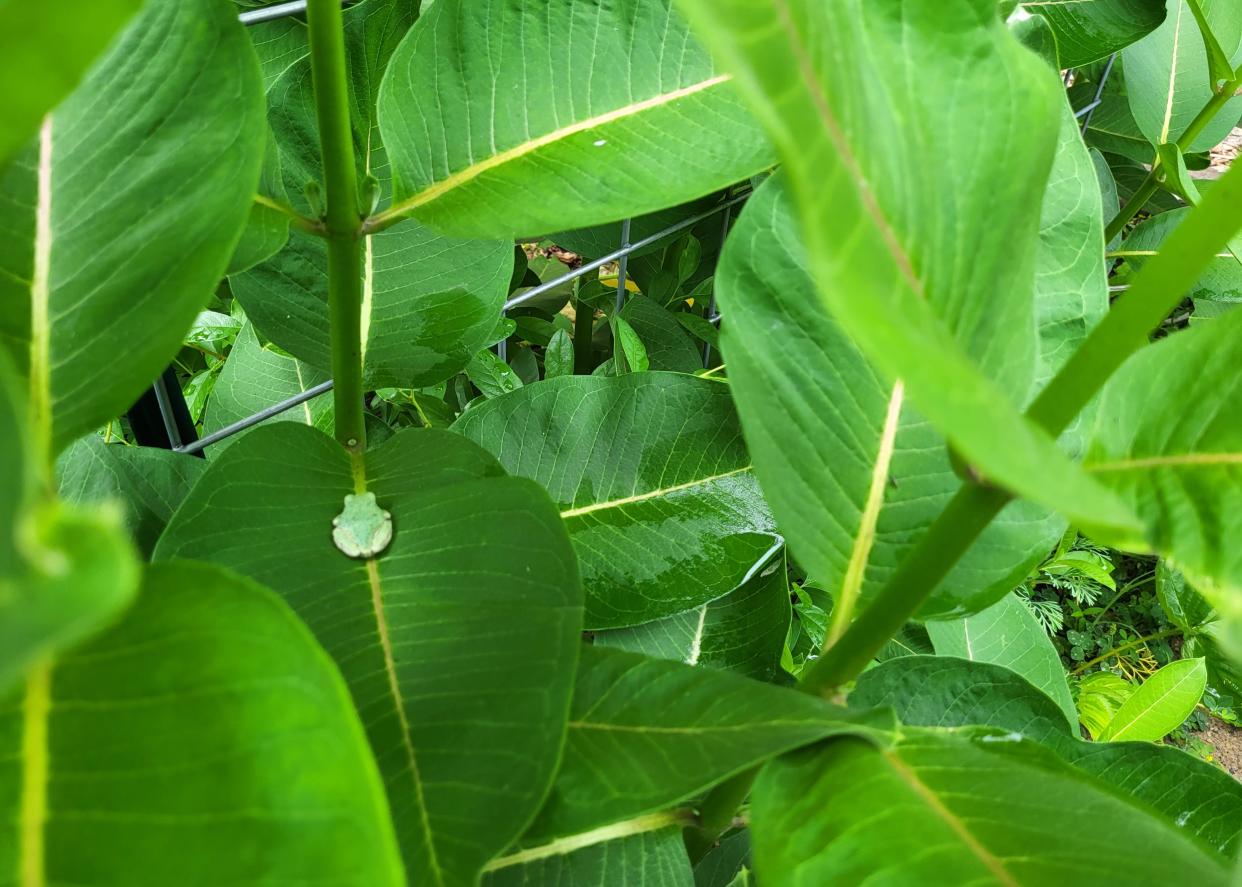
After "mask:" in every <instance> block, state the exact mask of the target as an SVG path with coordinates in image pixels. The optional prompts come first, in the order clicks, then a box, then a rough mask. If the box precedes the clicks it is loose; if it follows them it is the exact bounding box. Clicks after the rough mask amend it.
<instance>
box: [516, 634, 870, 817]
mask: <svg viewBox="0 0 1242 887" xmlns="http://www.w3.org/2000/svg"><path fill="white" fill-rule="evenodd" d="M893 726H894V724H893V722H892V719H891V715H888V714H887V713H885V712H874V713H869V712H863V713H847V712H846V711H845V710H844V709H842V708H839V707H837V706H833V705H829V704H828V703H826V702H824V701H823V700H821V699H818V698H815V697H813V696H810V695H807V694H804V693H799V692H797V691H796V690H792V689H787V688H783V687H774V686H771V685H768V684H761V683H759V682H758V681H752V680H749V679H747V678H743V677H740V676H738V675H732V674H727V673H724V672H720V671H716V670H713V669H703V668H690V667H689V666H686V665H683V664H680V663H676V662H668V661H665V660H659V659H647V658H645V657H642V656H637V655H634V654H633V653H625V652H622V651H619V650H605V649H600V648H591V647H588V648H586V649H584V650H583V652H582V658H581V662H580V664H579V668H578V680H577V684H576V685H575V688H574V701H573V707H572V709H571V711H570V719H569V734H568V738H567V740H566V743H565V757H564V760H563V761H562V762H561V768H560V771H559V772H558V773H557V777H556V782H555V784H554V785H553V787H552V793H551V795H550V796H549V798H548V802H547V804H546V805H545V806H544V808H543V810H541V811H540V814H539V818H538V819H537V820H536V821H535V824H534V825H533V826H532V827H531V829H530V831H529V832H528V833H527V835H526V836H525V838H524V840H526V841H530V840H549V839H554V838H561V837H564V836H566V835H573V834H577V833H580V832H585V831H588V830H590V829H593V828H597V827H600V826H605V825H608V824H610V823H614V822H620V821H623V820H628V819H632V818H633V817H635V816H640V815H643V814H647V813H652V812H655V811H659V810H662V809H667V808H669V807H672V806H673V805H674V804H676V803H678V802H680V801H683V800H685V799H686V798H690V797H692V796H694V795H695V794H697V793H699V792H701V791H703V790H704V789H706V788H708V787H709V786H711V785H713V784H715V783H717V782H721V781H723V780H724V779H725V778H727V777H729V776H732V775H733V774H735V773H739V772H741V771H743V770H746V769H748V768H750V767H752V766H754V765H755V764H757V763H759V762H761V761H763V760H765V759H767V758H770V757H772V756H773V755H776V754H779V753H781V752H784V751H787V750H789V749H793V748H798V747H799V746H802V745H806V744H808V743H811V742H815V741H816V740H819V739H823V738H824V737H827V736H837V735H841V734H844V733H849V734H853V735H857V736H862V737H865V738H866V740H867V741H869V742H875V743H879V744H883V743H885V742H887V741H889V739H891V730H892V728H893Z"/></svg>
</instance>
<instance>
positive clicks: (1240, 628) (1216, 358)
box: [1084, 311, 1242, 655]
mask: <svg viewBox="0 0 1242 887" xmlns="http://www.w3.org/2000/svg"><path fill="white" fill-rule="evenodd" d="M1239 415H1242V312H1239V311H1231V312H1228V313H1226V314H1225V315H1223V316H1222V317H1220V318H1219V319H1217V320H1214V321H1212V322H1211V323H1206V324H1200V325H1195V326H1192V327H1191V328H1190V329H1188V330H1185V331H1182V332H1179V333H1177V334H1175V335H1173V336H1169V337H1168V338H1165V339H1162V340H1161V341H1159V342H1156V343H1155V344H1154V345H1151V346H1150V347H1148V348H1145V349H1143V350H1142V351H1140V352H1139V353H1138V354H1136V355H1134V357H1132V358H1130V359H1129V360H1128V361H1126V363H1125V364H1124V365H1123V366H1122V368H1121V369H1120V370H1119V371H1118V372H1117V374H1116V375H1114V376H1113V378H1112V379H1110V380H1109V382H1108V384H1107V385H1106V386H1105V388H1104V391H1103V393H1102V394H1101V398H1100V407H1099V413H1098V415H1097V417H1096V425H1095V429H1094V434H1093V437H1092V442H1091V446H1090V448H1089V449H1088V451H1087V456H1086V459H1085V462H1084V464H1085V465H1086V467H1087V468H1088V470H1090V471H1091V472H1092V473H1093V474H1095V475H1096V476H1097V477H1098V478H1099V479H1100V480H1101V481H1103V482H1104V483H1106V484H1108V485H1109V486H1111V487H1112V488H1114V489H1115V490H1117V491H1118V493H1120V494H1121V495H1122V496H1123V497H1124V498H1125V499H1126V500H1127V501H1129V502H1130V503H1132V505H1133V507H1134V510H1135V511H1136V512H1137V513H1138V514H1139V515H1141V516H1142V518H1143V521H1144V523H1145V524H1146V526H1147V540H1148V543H1149V544H1150V546H1151V547H1152V548H1153V549H1155V550H1156V551H1158V552H1160V553H1161V554H1163V555H1165V556H1166V557H1167V558H1168V560H1169V562H1170V564H1171V565H1173V566H1175V567H1177V568H1178V569H1180V570H1181V571H1182V572H1183V573H1185V574H1186V576H1187V578H1189V579H1190V580H1191V582H1192V583H1193V584H1194V586H1195V588H1197V589H1198V590H1199V591H1200V593H1202V594H1203V595H1204V597H1206V598H1207V599H1208V600H1209V601H1210V602H1211V603H1212V604H1213V606H1215V607H1216V609H1217V611H1218V612H1219V613H1220V615H1221V618H1222V620H1223V622H1224V631H1223V636H1222V641H1224V642H1225V644H1226V646H1227V647H1228V648H1230V649H1231V651H1232V652H1233V653H1234V654H1235V655H1237V654H1242V548H1240V547H1239V546H1238V545H1237V536H1238V531H1239V515H1242V483H1240V482H1239V481H1240V479H1242V423H1240V422H1239V421H1238V418H1237V417H1238V416H1239Z"/></svg>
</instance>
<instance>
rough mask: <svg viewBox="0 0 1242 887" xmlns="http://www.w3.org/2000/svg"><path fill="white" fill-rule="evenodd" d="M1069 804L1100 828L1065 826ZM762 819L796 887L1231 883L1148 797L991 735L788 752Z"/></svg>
mask: <svg viewBox="0 0 1242 887" xmlns="http://www.w3.org/2000/svg"><path fill="white" fill-rule="evenodd" d="M998 739H999V741H998ZM1067 810H1072V811H1073V813H1074V817H1075V819H1076V820H1078V821H1082V822H1089V823H1091V828H1089V829H1087V828H1082V829H1079V828H1067V827H1066V821H1065V815H1066V811H1067ZM751 817H752V821H753V825H752V829H753V834H754V857H755V865H756V869H757V872H758V874H759V877H760V878H763V879H764V880H765V882H769V881H770V882H772V883H777V884H787V885H791V887H802V885H805V887H810V885H818V884H834V883H854V882H859V881H863V880H867V879H870V880H876V881H878V880H888V881H890V882H892V883H903V884H904V883H918V884H945V885H948V884H967V883H983V884H1007V885H1050V887H1051V885H1061V884H1065V883H1093V884H1127V885H1152V887H1156V885H1164V884H1169V883H1178V882H1181V881H1184V880H1187V879H1191V880H1193V881H1195V882H1196V883H1202V884H1212V885H1224V884H1228V883H1229V882H1230V877H1229V870H1230V868H1231V864H1232V863H1231V861H1226V860H1225V859H1224V858H1222V857H1220V856H1219V855H1217V854H1215V853H1213V852H1211V851H1209V850H1207V849H1206V848H1204V847H1202V846H1201V845H1200V844H1199V843H1198V842H1197V841H1195V840H1194V839H1193V838H1191V837H1189V836H1187V835H1185V834H1183V833H1182V832H1180V831H1178V830H1177V829H1176V828H1175V827H1174V826H1172V825H1171V824H1168V823H1166V822H1165V821H1164V820H1163V819H1162V818H1160V817H1159V816H1157V815H1156V814H1154V813H1152V812H1151V811H1150V809H1149V808H1148V807H1146V806H1145V805H1144V804H1142V803H1136V802H1135V801H1133V800H1132V799H1129V798H1126V797H1125V796H1122V795H1120V794H1117V793H1114V792H1112V791H1110V790H1108V789H1106V788H1104V787H1103V786H1101V785H1100V784H1098V783H1097V782H1096V781H1095V780H1094V779H1092V778H1091V777H1089V776H1086V775H1085V774H1083V773H1080V772H1078V771H1077V770H1075V769H1074V768H1072V767H1070V766H1069V765H1067V764H1064V763H1062V762H1061V761H1059V760H1058V759H1057V758H1056V757H1055V756H1054V755H1053V753H1052V752H1051V751H1048V750H1046V749H1044V748H1043V746H1040V745H1038V744H1036V743H1032V742H1024V741H1020V740H1016V739H1009V740H1007V741H1006V740H1005V739H1004V738H1003V737H1000V738H998V737H996V736H989V735H985V736H981V737H977V738H972V737H970V736H968V735H954V734H952V733H946V732H943V731H936V732H930V731H929V732H924V731H920V730H917V729H916V728H907V729H906V730H903V732H902V738H901V740H900V741H899V742H898V744H897V745H896V747H895V748H891V749H881V748H878V747H876V746H875V745H872V744H870V743H868V742H865V741H862V740H859V739H853V738H841V739H835V740H832V741H830V742H828V743H826V744H824V745H821V746H818V747H816V748H812V749H806V750H803V751H799V752H795V753H792V754H789V755H785V756H783V757H781V758H778V759H777V760H775V761H772V762H770V763H769V764H767V765H766V766H765V767H764V769H763V770H762V771H761V773H760V775H759V779H758V781H757V782H756V784H755V790H754V795H753V799H752V804H751ZM860 822H865V823H867V828H866V829H865V831H864V830H860V829H859V828H858V823H860ZM1035 848H1038V849H1035Z"/></svg>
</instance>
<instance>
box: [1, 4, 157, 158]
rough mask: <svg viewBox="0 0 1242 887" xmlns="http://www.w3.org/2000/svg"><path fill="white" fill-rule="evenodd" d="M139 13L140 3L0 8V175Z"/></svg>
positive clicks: (26, 5) (18, 5) (9, 6)
mask: <svg viewBox="0 0 1242 887" xmlns="http://www.w3.org/2000/svg"><path fill="white" fill-rule="evenodd" d="M141 7H142V2H141V0H87V2H77V3H55V4H52V5H50V6H49V5H44V4H41V3H21V2H19V0H7V2H5V3H2V4H0V95H3V96H4V100H3V102H0V169H3V168H4V165H5V164H6V163H7V162H8V161H9V160H10V159H11V158H12V156H13V154H14V153H16V151H17V150H18V149H19V148H21V146H22V144H23V143H24V142H25V141H26V140H27V139H29V138H30V137H31V136H33V135H34V134H35V132H36V131H37V130H38V128H39V121H40V120H41V119H42V118H43V115H45V114H46V113H47V112H48V111H50V110H52V108H54V107H55V106H56V105H58V104H59V103H60V101H61V100H62V99H63V98H64V97H65V96H67V95H68V94H69V93H71V92H72V91H73V90H74V88H75V87H76V86H77V85H78V83H79V82H80V81H81V79H82V76H83V75H84V74H85V73H86V71H87V69H88V68H89V67H90V65H91V63H92V62H94V61H95V59H96V57H97V56H99V55H100V54H101V53H103V52H104V50H105V49H107V48H108V44H109V43H111V42H112V40H113V38H114V37H115V36H116V34H117V32H118V31H120V30H121V28H123V27H124V26H125V24H126V23H127V22H128V21H129V20H130V19H131V18H132V17H133V16H134V14H135V13H136V12H137V11H138V10H139V9H140V8H141Z"/></svg>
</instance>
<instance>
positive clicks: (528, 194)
mask: <svg viewBox="0 0 1242 887" xmlns="http://www.w3.org/2000/svg"><path fill="white" fill-rule="evenodd" d="M671 3H672V0H622V2H617V3H604V2H601V0H590V2H587V3H585V4H583V3H580V2H578V0H549V2H546V3H541V4H538V5H537V6H534V7H532V6H525V5H522V4H514V3H510V2H507V0H470V2H464V0H438V2H437V3H436V4H435V6H433V7H431V9H430V10H429V11H428V12H427V13H426V14H425V15H424V16H423V17H422V19H421V20H420V21H419V22H418V24H417V25H415V27H414V28H413V29H411V31H410V33H409V35H408V36H407V37H406V39H405V40H404V42H403V43H402V44H401V47H400V48H399V49H398V51H397V53H396V54H395V55H394V56H393V60H392V64H391V65H390V66H389V69H388V72H387V73H386V74H385V77H384V83H383V86H382V88H381V90H380V100H379V106H380V114H379V117H380V128H381V130H382V132H383V136H384V143H385V144H386V145H388V148H389V152H390V154H391V156H392V163H393V167H394V169H395V170H396V172H397V176H396V178H397V186H396V188H395V191H396V194H395V195H394V203H393V205H392V206H391V207H390V208H389V209H388V210H387V211H386V212H385V213H384V214H383V216H382V218H387V219H394V218H399V217H401V216H404V215H408V214H411V213H412V214H413V215H414V217H415V218H417V219H420V220H422V221H425V222H427V223H428V224H430V225H432V226H434V227H436V228H438V229H440V230H443V231H445V232H446V233H451V234H455V235H458V236H467V237H502V238H511V237H514V236H519V235H520V236H529V235H534V234H540V233H545V232H548V231H559V230H564V229H566V228H580V227H585V226H588V225H595V224H599V223H601V222H607V221H612V220H619V219H622V218H626V217H628V216H637V215H642V214H644V213H649V212H652V211H653V210H657V209H661V208H663V207H666V206H672V205H674V204H678V203H683V202H685V201H687V200H690V199H692V198H695V197H699V196H701V195H703V194H707V193H709V192H711V191H715V190H718V189H720V188H723V187H725V186H726V185H730V184H732V183H733V182H736V181H738V180H740V179H744V178H746V177H747V176H749V175H751V174H753V173H756V172H758V171H759V170H762V169H764V168H766V167H768V166H770V165H771V164H772V163H773V161H774V159H775V158H774V157H773V156H772V152H771V148H770V147H769V146H768V143H767V140H766V139H765V138H764V136H763V132H762V130H761V129H760V128H759V126H758V125H757V124H756V123H755V122H754V121H753V120H752V119H751V117H750V115H749V114H748V113H747V112H746V110H745V108H744V107H743V105H742V103H741V102H739V101H738V100H737V98H736V97H735V93H734V91H733V86H732V84H731V83H729V82H728V78H727V77H725V76H723V75H722V74H720V72H718V71H717V70H716V68H715V66H714V65H713V64H712V61H711V59H710V57H709V56H708V54H707V52H706V51H705V50H704V49H703V48H702V47H701V46H699V45H698V43H697V42H696V41H695V40H694V38H693V37H692V36H691V35H690V34H689V31H688V29H687V27H686V25H685V24H684V23H683V22H682V20H681V18H680V16H678V15H677V14H676V13H675V12H674V11H673V10H672V9H671V8H670V7H671ZM584 46H585V47H589V49H587V50H584V49H583V47H584ZM670 133H676V141H677V148H676V150H675V151H673V150H670V145H669V142H668V138H669V134H670Z"/></svg>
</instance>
